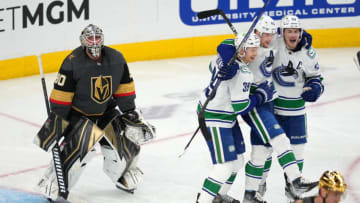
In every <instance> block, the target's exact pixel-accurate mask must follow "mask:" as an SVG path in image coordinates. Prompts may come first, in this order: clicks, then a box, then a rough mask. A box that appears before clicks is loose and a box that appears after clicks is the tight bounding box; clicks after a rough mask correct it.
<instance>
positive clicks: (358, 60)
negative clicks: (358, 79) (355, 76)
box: [354, 51, 360, 71]
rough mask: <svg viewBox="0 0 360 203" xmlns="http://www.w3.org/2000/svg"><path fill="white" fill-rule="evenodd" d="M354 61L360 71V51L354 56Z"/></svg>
mask: <svg viewBox="0 0 360 203" xmlns="http://www.w3.org/2000/svg"><path fill="white" fill-rule="evenodd" d="M354 62H355V65H356V67H357V68H358V69H359V71H360V51H358V52H357V53H356V54H355V56H354Z"/></svg>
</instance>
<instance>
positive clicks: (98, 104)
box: [72, 47, 125, 115]
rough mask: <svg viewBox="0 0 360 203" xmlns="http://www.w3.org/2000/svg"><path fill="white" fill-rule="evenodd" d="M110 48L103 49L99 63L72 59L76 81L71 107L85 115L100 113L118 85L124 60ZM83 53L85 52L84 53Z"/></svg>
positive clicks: (85, 59)
mask: <svg viewBox="0 0 360 203" xmlns="http://www.w3.org/2000/svg"><path fill="white" fill-rule="evenodd" d="M112 52H116V51H113V50H112V49H108V48H106V47H105V48H104V49H103V53H104V54H103V60H102V62H101V63H98V62H94V61H92V60H89V59H87V58H86V56H84V57H83V58H82V59H83V60H76V61H74V64H72V65H73V77H74V80H75V81H76V87H75V92H74V93H75V94H74V98H73V103H72V105H73V108H74V109H75V110H78V111H80V112H82V113H84V114H85V115H101V114H102V113H103V112H104V111H105V109H106V107H107V102H108V101H109V99H110V98H111V97H112V95H113V93H114V92H115V91H116V90H117V88H118V86H119V85H120V81H121V78H122V75H123V73H124V68H123V67H124V64H125V60H124V59H123V57H122V56H121V55H120V53H119V54H117V53H118V52H117V53H112ZM84 55H85V54H84Z"/></svg>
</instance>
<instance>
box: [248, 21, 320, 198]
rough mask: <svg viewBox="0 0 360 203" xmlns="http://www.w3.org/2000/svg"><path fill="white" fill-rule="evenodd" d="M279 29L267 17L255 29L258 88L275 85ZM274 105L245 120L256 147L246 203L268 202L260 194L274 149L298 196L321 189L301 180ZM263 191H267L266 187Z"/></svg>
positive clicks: (256, 110)
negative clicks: (275, 38) (262, 84)
mask: <svg viewBox="0 0 360 203" xmlns="http://www.w3.org/2000/svg"><path fill="white" fill-rule="evenodd" d="M276 29H277V28H276V26H275V22H274V21H273V20H272V19H271V18H270V17H268V16H263V17H262V19H260V21H259V22H258V24H257V26H256V27H255V33H256V34H257V35H259V36H260V38H261V47H260V48H259V55H258V56H257V58H256V59H255V61H254V63H252V64H250V70H251V71H252V72H253V73H254V75H255V79H254V85H255V87H256V84H258V83H260V82H262V81H265V80H266V81H268V82H269V83H271V84H272V71H273V61H274V56H275V55H277V54H276V49H275V48H276V47H275V48H274V47H271V46H270V42H271V41H272V38H273V36H274V34H275V33H276ZM275 59H276V57H275ZM275 97H276V96H275ZM275 97H274V98H275ZM273 105H274V102H273V101H270V102H267V103H264V104H263V105H261V106H257V107H256V108H254V109H253V110H252V111H250V112H249V113H248V114H246V115H244V116H242V117H243V119H244V120H245V121H246V123H247V124H249V125H250V127H251V143H252V152H251V158H250V160H249V162H248V163H247V164H246V168H245V173H246V184H245V194H244V203H261V202H265V201H264V200H263V199H262V195H261V194H258V192H257V190H258V189H259V185H260V184H261V183H262V182H261V181H262V175H263V172H264V167H265V165H267V162H266V159H267V157H268V156H270V155H271V153H272V150H273V149H274V151H275V152H277V154H278V161H279V163H280V165H281V166H282V168H283V170H284V172H285V174H287V175H288V176H289V177H290V182H291V187H292V189H293V190H294V191H296V193H298V194H300V193H302V192H305V191H308V190H310V189H312V188H313V187H315V186H316V185H317V182H307V181H305V180H304V179H303V178H302V177H301V176H300V175H301V173H300V171H299V169H298V167H297V165H296V159H295V155H294V153H293V152H292V151H291V147H290V143H289V139H288V138H287V137H286V135H285V132H284V130H283V129H282V128H281V125H279V123H278V121H277V120H276V117H275V115H274V109H273ZM270 145H271V146H272V147H273V148H271V147H270ZM261 187H262V188H265V186H264V185H262V186H261Z"/></svg>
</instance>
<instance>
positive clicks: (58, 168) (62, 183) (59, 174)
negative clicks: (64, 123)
mask: <svg viewBox="0 0 360 203" xmlns="http://www.w3.org/2000/svg"><path fill="white" fill-rule="evenodd" d="M37 58H38V63H39V69H40V76H41V84H42V88H43V93H44V99H45V105H46V110H47V114H48V116H49V115H50V104H49V98H48V94H47V90H46V83H45V77H44V71H43V66H42V61H41V55H38V56H37ZM60 122H61V120H60V119H57V120H56V134H57V135H60V134H61V129H60V126H61V123H60ZM58 141H59V137H58V138H57V141H55V145H54V147H53V148H52V149H51V151H52V155H53V160H54V167H55V174H56V179H57V182H58V187H59V195H60V196H61V197H62V198H64V199H67V196H68V194H69V192H68V190H67V182H66V180H65V177H64V175H65V174H64V169H63V167H62V160H61V157H60V147H59V144H58Z"/></svg>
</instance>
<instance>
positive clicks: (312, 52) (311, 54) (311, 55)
mask: <svg viewBox="0 0 360 203" xmlns="http://www.w3.org/2000/svg"><path fill="white" fill-rule="evenodd" d="M316 54H317V53H316V51H315V49H314V48H313V47H312V46H311V47H310V48H309V49H308V50H307V55H308V57H309V58H311V59H314V58H315V56H316Z"/></svg>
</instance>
